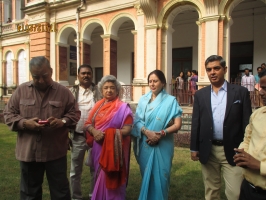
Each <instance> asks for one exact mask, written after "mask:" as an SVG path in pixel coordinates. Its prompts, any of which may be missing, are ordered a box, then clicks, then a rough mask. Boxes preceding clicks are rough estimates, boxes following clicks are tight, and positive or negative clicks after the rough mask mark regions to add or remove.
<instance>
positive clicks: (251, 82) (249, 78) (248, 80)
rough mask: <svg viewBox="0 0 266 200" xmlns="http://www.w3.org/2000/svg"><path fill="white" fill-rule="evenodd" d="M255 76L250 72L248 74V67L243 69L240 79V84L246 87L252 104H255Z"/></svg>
mask: <svg viewBox="0 0 266 200" xmlns="http://www.w3.org/2000/svg"><path fill="white" fill-rule="evenodd" d="M255 84H256V81H255V78H254V76H253V75H252V74H249V69H248V68H246V69H245V75H244V76H243V77H242V79H241V85H242V86H243V87H245V88H247V89H248V91H249V95H250V100H251V103H252V106H254V105H255V104H256V97H255V92H254V91H255Z"/></svg>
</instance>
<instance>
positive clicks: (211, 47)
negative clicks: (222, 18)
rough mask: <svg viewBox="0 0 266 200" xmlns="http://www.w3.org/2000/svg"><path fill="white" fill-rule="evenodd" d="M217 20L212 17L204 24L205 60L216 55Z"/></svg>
mask: <svg viewBox="0 0 266 200" xmlns="http://www.w3.org/2000/svg"><path fill="white" fill-rule="evenodd" d="M218 19H219V17H213V18H212V19H207V20H206V22H205V58H208V57H209V56H211V55H217V53H218Z"/></svg>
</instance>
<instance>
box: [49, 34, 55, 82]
mask: <svg viewBox="0 0 266 200" xmlns="http://www.w3.org/2000/svg"><path fill="white" fill-rule="evenodd" d="M55 43H56V41H55V32H50V65H51V67H52V69H53V74H52V79H53V80H54V81H55V80H56V71H55V70H56V45H55Z"/></svg>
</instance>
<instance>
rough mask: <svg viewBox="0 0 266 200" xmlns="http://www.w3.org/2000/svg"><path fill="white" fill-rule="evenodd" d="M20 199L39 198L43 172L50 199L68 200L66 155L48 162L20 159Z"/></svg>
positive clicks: (35, 199) (33, 199)
mask: <svg viewBox="0 0 266 200" xmlns="http://www.w3.org/2000/svg"><path fill="white" fill-rule="evenodd" d="M20 170H21V182H20V199H21V200H41V199H42V183H43V177H44V173H46V177H47V180H48V184H49V189H50V196H51V200H70V191H69V183H68V179H67V157H66V156H64V157H62V158H59V159H57V160H53V161H48V162H22V161H20Z"/></svg>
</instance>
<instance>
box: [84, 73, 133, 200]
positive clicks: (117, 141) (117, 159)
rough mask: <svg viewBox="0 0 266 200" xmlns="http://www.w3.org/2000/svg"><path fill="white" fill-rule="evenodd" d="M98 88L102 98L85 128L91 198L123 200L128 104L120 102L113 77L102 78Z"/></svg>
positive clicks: (127, 154)
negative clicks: (89, 154)
mask: <svg viewBox="0 0 266 200" xmlns="http://www.w3.org/2000/svg"><path fill="white" fill-rule="evenodd" d="M98 88H99V90H100V91H101V93H102V96H103V99H101V100H99V101H98V102H97V103H96V104H95V106H94V107H93V108H92V110H91V111H90V113H89V117H88V119H87V121H86V122H85V125H84V129H85V130H86V131H87V144H88V145H89V146H90V147H92V150H91V162H90V163H91V165H92V166H93V168H94V169H95V175H94V177H95V178H94V180H95V184H94V189H93V193H92V197H91V199H92V200H99V199H106V200H108V199H112V200H121V199H125V198H126V186H127V181H128V175H129V162H130V145H131V138H130V131H131V127H132V124H133V115H132V111H131V109H130V107H129V105H128V104H127V103H124V102H122V101H121V100H120V96H121V95H122V94H121V91H122V90H121V85H120V83H119V82H118V81H117V80H116V78H115V77H114V76H112V75H107V76H104V77H103V78H102V79H101V81H100V82H99V83H98Z"/></svg>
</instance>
